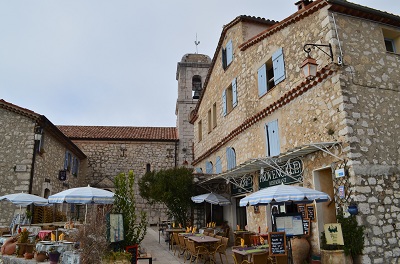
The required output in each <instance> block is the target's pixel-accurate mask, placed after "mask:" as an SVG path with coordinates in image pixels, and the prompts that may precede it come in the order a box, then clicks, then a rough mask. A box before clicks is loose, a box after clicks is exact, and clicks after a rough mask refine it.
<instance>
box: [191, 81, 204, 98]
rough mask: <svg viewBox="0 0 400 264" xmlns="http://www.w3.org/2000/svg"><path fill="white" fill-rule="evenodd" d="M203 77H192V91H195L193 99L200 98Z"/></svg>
mask: <svg viewBox="0 0 400 264" xmlns="http://www.w3.org/2000/svg"><path fill="white" fill-rule="evenodd" d="M201 89H202V87H201V77H200V76H199V75H195V76H193V78H192V91H193V99H199V98H200V92H201Z"/></svg>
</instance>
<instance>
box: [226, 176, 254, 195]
mask: <svg viewBox="0 0 400 264" xmlns="http://www.w3.org/2000/svg"><path fill="white" fill-rule="evenodd" d="M238 185H239V186H238ZM231 192H232V196H234V195H238V194H245V193H249V192H253V177H251V176H247V177H242V179H240V180H238V181H237V184H233V183H231Z"/></svg>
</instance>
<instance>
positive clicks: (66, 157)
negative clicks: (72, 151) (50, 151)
mask: <svg viewBox="0 0 400 264" xmlns="http://www.w3.org/2000/svg"><path fill="white" fill-rule="evenodd" d="M68 156H69V152H68V151H66V152H65V159H64V170H67V169H68Z"/></svg>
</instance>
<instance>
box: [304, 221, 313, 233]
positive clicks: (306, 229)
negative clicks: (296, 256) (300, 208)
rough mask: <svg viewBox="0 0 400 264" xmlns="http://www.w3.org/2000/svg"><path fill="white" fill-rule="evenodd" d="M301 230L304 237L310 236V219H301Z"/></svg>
mask: <svg viewBox="0 0 400 264" xmlns="http://www.w3.org/2000/svg"><path fill="white" fill-rule="evenodd" d="M303 230H304V235H305V236H309V235H310V232H311V221H310V219H308V218H306V219H304V218H303Z"/></svg>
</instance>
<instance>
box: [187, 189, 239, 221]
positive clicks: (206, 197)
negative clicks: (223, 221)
mask: <svg viewBox="0 0 400 264" xmlns="http://www.w3.org/2000/svg"><path fill="white" fill-rule="evenodd" d="M191 199H192V201H193V202H195V203H203V202H207V203H210V204H211V221H212V205H213V204H215V205H228V204H231V201H229V200H228V199H227V198H225V197H224V196H222V195H220V194H217V193H212V192H211V193H205V194H200V195H197V196H193V197H192V198H191Z"/></svg>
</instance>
